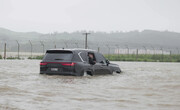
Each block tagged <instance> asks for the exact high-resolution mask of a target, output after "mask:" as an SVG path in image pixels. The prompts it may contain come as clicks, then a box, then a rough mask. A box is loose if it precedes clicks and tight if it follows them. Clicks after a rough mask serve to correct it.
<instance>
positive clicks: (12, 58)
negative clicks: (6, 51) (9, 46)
mask: <svg viewBox="0 0 180 110" xmlns="http://www.w3.org/2000/svg"><path fill="white" fill-rule="evenodd" d="M6 59H9V60H15V59H19V60H20V59H21V58H18V57H7V58H6Z"/></svg>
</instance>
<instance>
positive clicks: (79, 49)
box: [47, 48, 96, 52]
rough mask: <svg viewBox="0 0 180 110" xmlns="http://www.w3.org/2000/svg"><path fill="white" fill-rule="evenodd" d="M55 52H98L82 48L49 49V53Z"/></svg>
mask: <svg viewBox="0 0 180 110" xmlns="http://www.w3.org/2000/svg"><path fill="white" fill-rule="evenodd" d="M53 50H55V51H56V50H57V51H58V50H59V51H72V52H82V51H84V52H96V50H92V49H82V48H73V49H48V50H47V51H53Z"/></svg>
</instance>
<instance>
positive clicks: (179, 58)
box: [0, 54, 180, 62]
mask: <svg viewBox="0 0 180 110" xmlns="http://www.w3.org/2000/svg"><path fill="white" fill-rule="evenodd" d="M104 56H105V58H106V59H108V60H110V61H140V62H180V55H162V54H156V55H152V54H147V55H143V54H141V55H135V54H129V55H128V54H123V55H122V54H120V55H117V54H110V55H107V54H106V55H104ZM42 58H43V56H35V57H29V58H28V59H39V60H42ZM0 59H2V56H1V55H0ZM7 59H21V58H17V57H8V58H7Z"/></svg>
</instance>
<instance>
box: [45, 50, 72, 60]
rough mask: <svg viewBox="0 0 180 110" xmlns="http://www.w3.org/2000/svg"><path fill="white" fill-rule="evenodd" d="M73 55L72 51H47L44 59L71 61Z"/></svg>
mask: <svg viewBox="0 0 180 110" xmlns="http://www.w3.org/2000/svg"><path fill="white" fill-rule="evenodd" d="M72 56H73V54H72V53H71V52H62V53H61V52H47V53H46V55H45V56H44V58H43V61H71V60H72Z"/></svg>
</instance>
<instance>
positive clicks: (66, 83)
mask: <svg viewBox="0 0 180 110" xmlns="http://www.w3.org/2000/svg"><path fill="white" fill-rule="evenodd" d="M39 62H40V61H38V60H20V61H19V60H7V61H4V60H0V110H60V109H61V110H62V109H63V110H64V109H65V110H85V109H86V110H102V109H103V110H180V63H143V62H139V63H137V62H114V63H117V64H119V65H120V67H121V69H122V71H123V73H122V74H113V75H101V76H92V77H91V76H84V77H74V76H48V75H39Z"/></svg>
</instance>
